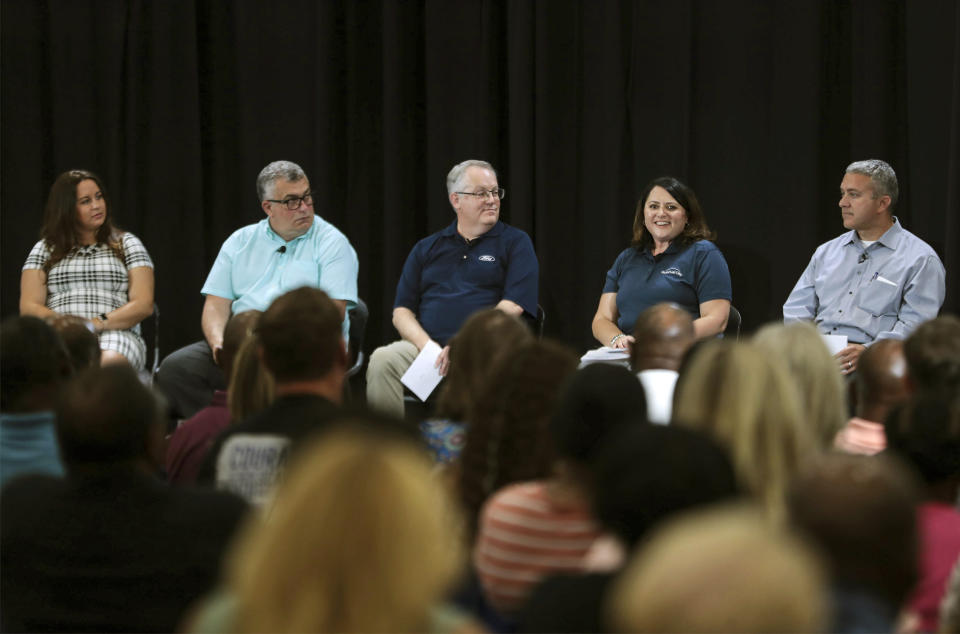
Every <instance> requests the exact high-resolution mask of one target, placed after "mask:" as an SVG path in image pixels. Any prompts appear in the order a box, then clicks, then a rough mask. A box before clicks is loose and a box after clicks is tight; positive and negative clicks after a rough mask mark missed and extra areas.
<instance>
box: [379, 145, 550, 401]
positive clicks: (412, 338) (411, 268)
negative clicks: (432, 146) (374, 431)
mask: <svg viewBox="0 0 960 634" xmlns="http://www.w3.org/2000/svg"><path fill="white" fill-rule="evenodd" d="M447 195H448V197H449V200H450V205H451V206H452V207H453V210H454V212H455V213H456V216H457V217H456V220H454V221H453V222H452V223H451V224H450V225H449V226H447V228H445V229H443V230H441V231H438V232H437V233H434V234H433V235H431V236H428V237H426V238H424V239H423V240H421V241H420V242H418V243H417V244H416V245H415V246H414V247H413V250H412V251H411V252H410V255H409V256H408V257H407V261H406V263H405V264H404V266H403V273H402V274H401V276H400V281H399V283H398V284H397V295H396V300H395V301H394V305H393V325H394V327H396V329H397V332H399V333H400V336H401V337H402V339H401V340H400V341H395V342H393V343H392V344H390V345H387V346H382V347H380V348H377V349H376V350H375V351H374V353H373V354H372V355H371V356H370V365H369V366H368V368H367V403H369V404H370V405H371V406H373V407H375V408H377V409H379V410H381V411H383V412H387V413H390V414H393V415H395V416H398V417H399V416H403V413H404V407H403V385H401V383H400V377H401V376H403V374H404V372H406V370H407V368H409V367H410V364H411V363H413V360H414V359H416V357H417V355H418V354H419V352H420V350H422V349H423V347H424V346H425V345H427V343H429V342H430V341H436V342H437V344H438V345H440V346H441V347H442V352H441V353H440V356H439V358H438V359H437V362H436V366H437V368H438V369H439V371H440V374H441V375H445V374H446V373H447V368H448V367H449V363H450V356H449V354H450V346H449V345H448V344H447V342H448V341H449V339H450V338H451V337H453V335H454V334H456V332H457V331H458V330H459V329H460V326H461V325H462V324H463V322H464V321H466V319H467V317H469V316H470V315H471V314H473V313H474V312H476V311H478V310H481V309H483V308H494V307H496V308H498V309H500V310H502V311H504V312H505V313H508V314H510V315H517V316H520V315H523V314H526V315H527V316H529V317H530V318H532V319H536V315H537V291H538V286H537V285H538V277H539V272H540V268H539V265H538V263H537V256H536V254H535V253H534V251H533V243H532V242H531V241H530V236H528V235H527V234H526V233H524V232H523V231H521V230H520V229H517V228H515V227H511V226H510V225H508V224H505V223H504V222H501V221H500V200H501V199H502V198H503V196H504V190H503V189H502V188H501V187H500V186H499V184H498V183H497V174H496V172H495V171H494V169H493V166H492V165H490V163H487V162H486V161H477V160H469V161H463V162H462V163H459V164H457V165H455V166H454V167H453V169H451V170H450V173H449V174H447Z"/></svg>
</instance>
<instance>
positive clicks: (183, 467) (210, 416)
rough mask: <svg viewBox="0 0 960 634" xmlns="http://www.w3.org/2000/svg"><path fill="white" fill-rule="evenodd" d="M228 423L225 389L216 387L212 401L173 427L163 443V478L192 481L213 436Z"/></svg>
mask: <svg viewBox="0 0 960 634" xmlns="http://www.w3.org/2000/svg"><path fill="white" fill-rule="evenodd" d="M229 424H230V410H229V409H228V408H227V393H226V391H224V390H217V391H216V392H214V393H213V401H211V402H210V405H208V406H207V407H205V408H203V409H202V410H200V411H199V412H197V413H196V414H194V415H193V418H190V419H189V420H186V421H184V422H183V424H182V425H180V426H179V427H177V429H176V431H174V432H173V436H171V437H170V444H169V445H167V480H168V481H170V482H174V483H177V484H193V483H194V482H196V480H197V472H198V471H199V470H200V465H201V464H202V463H203V458H204V457H205V456H206V455H207V450H208V449H210V446H211V445H212V444H213V440H214V439H215V438H216V437H217V436H218V435H219V434H220V432H222V431H223V430H224V429H226V428H227V426H228V425H229Z"/></svg>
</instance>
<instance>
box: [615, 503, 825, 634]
mask: <svg viewBox="0 0 960 634" xmlns="http://www.w3.org/2000/svg"><path fill="white" fill-rule="evenodd" d="M606 615H607V621H608V622H609V625H612V626H613V630H611V631H618V632H819V631H824V629H825V626H826V621H827V591H826V578H825V573H824V569H823V566H822V564H821V562H820V561H819V560H818V559H817V556H816V555H815V554H814V552H813V551H812V550H811V549H810V548H809V547H808V546H807V545H806V543H805V542H803V541H802V540H801V539H800V538H799V537H797V536H795V535H793V534H791V533H788V532H786V531H784V530H781V529H778V528H776V527H772V526H770V524H769V522H767V521H765V518H764V517H763V514H762V513H761V512H760V511H759V509H754V508H751V507H750V506H747V505H732V506H722V507H715V508H712V509H708V510H704V511H697V512H693V513H690V514H687V515H683V516H680V517H679V518H677V519H675V520H672V521H670V522H669V523H668V524H666V525H665V526H663V527H662V528H661V529H659V530H657V531H656V533H654V535H653V536H652V537H651V539H650V540H649V541H648V542H646V544H645V545H644V546H642V547H641V548H640V549H639V550H638V551H637V552H636V554H635V555H634V557H633V558H632V560H631V561H630V563H629V564H628V565H627V567H626V569H625V570H624V572H623V573H622V574H621V575H620V577H619V578H618V580H617V581H616V582H615V585H614V586H613V588H612V590H611V593H610V595H609V600H608V602H607V605H606Z"/></svg>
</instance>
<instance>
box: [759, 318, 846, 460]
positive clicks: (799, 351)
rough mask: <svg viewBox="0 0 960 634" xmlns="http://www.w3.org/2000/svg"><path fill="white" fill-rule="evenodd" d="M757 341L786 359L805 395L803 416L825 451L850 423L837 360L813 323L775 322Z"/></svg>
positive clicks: (777, 355)
mask: <svg viewBox="0 0 960 634" xmlns="http://www.w3.org/2000/svg"><path fill="white" fill-rule="evenodd" d="M754 342H755V343H756V344H757V345H758V346H760V348H761V349H763V350H766V351H767V352H768V353H769V354H770V355H771V356H774V357H777V358H779V359H782V360H783V361H784V362H785V363H786V366H787V370H788V371H789V373H790V378H791V379H792V380H793V383H794V385H795V387H796V389H797V390H798V391H799V393H800V394H801V398H800V399H799V403H800V409H801V414H802V416H803V418H804V420H805V421H806V424H807V425H809V426H811V427H812V428H813V431H814V432H815V435H816V440H817V442H818V443H819V445H820V446H821V447H822V448H823V449H827V448H829V447H832V446H833V442H834V439H835V438H836V437H837V434H838V433H839V432H840V430H841V429H842V428H843V426H844V424H846V422H847V411H848V410H847V402H846V398H845V397H844V386H843V378H842V376H841V375H840V373H839V372H837V360H836V359H835V358H834V357H833V355H831V354H830V351H829V350H828V349H827V346H826V344H824V343H823V337H821V336H820V333H819V332H817V329H816V327H815V326H814V325H813V324H811V323H810V322H793V323H790V324H786V325H784V324H780V323H773V324H769V325H767V326H764V327H763V328H761V329H760V330H759V332H757V334H756V336H755V337H754Z"/></svg>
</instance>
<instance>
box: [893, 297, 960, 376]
mask: <svg viewBox="0 0 960 634" xmlns="http://www.w3.org/2000/svg"><path fill="white" fill-rule="evenodd" d="M903 354H904V355H905V356H906V357H907V369H908V371H909V376H910V381H911V382H912V383H913V384H914V385H915V386H916V387H917V388H919V389H921V390H931V389H944V390H953V391H954V392H955V393H956V392H960V319H958V318H957V317H956V316H955V315H942V316H940V317H937V318H936V319H931V320H930V321H927V322H924V323H922V324H920V325H919V326H918V327H917V329H916V330H914V331H913V333H912V334H911V335H910V336H909V337H907V340H906V341H905V342H904V344H903Z"/></svg>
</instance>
